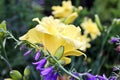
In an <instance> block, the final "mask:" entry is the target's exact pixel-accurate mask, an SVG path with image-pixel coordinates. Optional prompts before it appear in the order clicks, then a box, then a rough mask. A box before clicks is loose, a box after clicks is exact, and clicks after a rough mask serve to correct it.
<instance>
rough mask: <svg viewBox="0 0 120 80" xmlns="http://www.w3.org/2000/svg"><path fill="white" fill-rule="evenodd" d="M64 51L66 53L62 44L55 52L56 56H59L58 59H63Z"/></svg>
mask: <svg viewBox="0 0 120 80" xmlns="http://www.w3.org/2000/svg"><path fill="white" fill-rule="evenodd" d="M63 53H64V47H63V46H60V47H59V48H58V49H57V51H56V52H55V54H54V56H55V58H57V59H58V60H60V59H61V57H62V56H63Z"/></svg>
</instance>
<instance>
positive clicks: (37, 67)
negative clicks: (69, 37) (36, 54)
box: [32, 58, 47, 70]
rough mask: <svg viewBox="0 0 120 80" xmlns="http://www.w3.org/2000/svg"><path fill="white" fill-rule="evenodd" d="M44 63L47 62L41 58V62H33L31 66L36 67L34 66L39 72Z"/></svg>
mask: <svg viewBox="0 0 120 80" xmlns="http://www.w3.org/2000/svg"><path fill="white" fill-rule="evenodd" d="M46 62H47V60H46V58H43V59H42V60H40V61H38V62H33V63H32V64H34V65H37V66H36V69H37V70H41V69H42V68H43V67H44V65H45V64H46Z"/></svg>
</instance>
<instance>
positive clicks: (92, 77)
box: [86, 73, 97, 80]
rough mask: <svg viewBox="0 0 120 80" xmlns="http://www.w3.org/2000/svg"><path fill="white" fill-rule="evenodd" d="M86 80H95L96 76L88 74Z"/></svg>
mask: <svg viewBox="0 0 120 80" xmlns="http://www.w3.org/2000/svg"><path fill="white" fill-rule="evenodd" d="M86 80H97V78H96V76H94V75H92V74H90V73H87V78H86Z"/></svg>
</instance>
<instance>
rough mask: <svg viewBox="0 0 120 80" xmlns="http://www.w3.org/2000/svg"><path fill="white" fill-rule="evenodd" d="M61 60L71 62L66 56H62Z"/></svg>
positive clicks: (66, 62)
mask: <svg viewBox="0 0 120 80" xmlns="http://www.w3.org/2000/svg"><path fill="white" fill-rule="evenodd" d="M61 60H63V61H65V64H69V63H70V62H71V59H70V58H68V57H62V59H61Z"/></svg>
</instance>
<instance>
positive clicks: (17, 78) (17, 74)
mask: <svg viewBox="0 0 120 80" xmlns="http://www.w3.org/2000/svg"><path fill="white" fill-rule="evenodd" d="M10 77H11V78H12V79H13V80H21V79H22V74H21V73H20V72H19V71H17V70H12V71H10Z"/></svg>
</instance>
